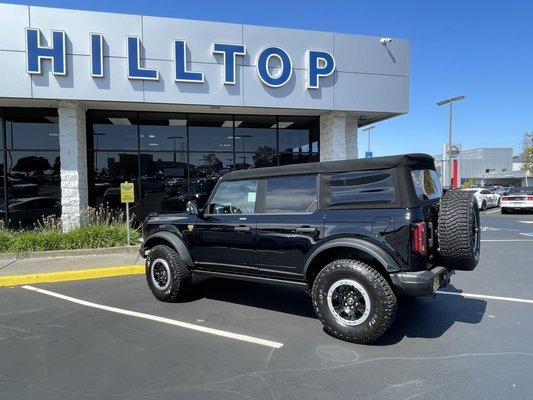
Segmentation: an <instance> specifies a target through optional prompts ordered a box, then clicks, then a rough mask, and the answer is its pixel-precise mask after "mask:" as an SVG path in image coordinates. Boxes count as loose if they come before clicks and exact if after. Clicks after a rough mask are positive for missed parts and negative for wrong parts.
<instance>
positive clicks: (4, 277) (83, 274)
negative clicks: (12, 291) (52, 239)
mask: <svg viewBox="0 0 533 400" xmlns="http://www.w3.org/2000/svg"><path fill="white" fill-rule="evenodd" d="M80 253H83V254H80ZM0 257H1V256H0ZM140 273H144V259H143V258H142V257H141V256H140V255H139V252H138V251H137V249H136V248H134V247H129V248H121V249H96V250H89V251H87V250H86V251H74V252H48V253H37V254H34V255H33V256H32V255H30V258H22V259H20V258H16V256H11V257H9V256H4V257H3V259H0V286H14V285H23V284H29V283H39V282H60V281H67V280H76V279H95V278H105V277H110V276H122V275H133V274H140Z"/></svg>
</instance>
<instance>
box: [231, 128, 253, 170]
mask: <svg viewBox="0 0 533 400" xmlns="http://www.w3.org/2000/svg"><path fill="white" fill-rule="evenodd" d="M251 137H253V135H243V134H239V135H235V139H242V157H241V158H242V159H243V160H242V164H243V168H244V164H246V153H245V152H244V140H245V139H246V138H251ZM228 139H233V136H228Z"/></svg>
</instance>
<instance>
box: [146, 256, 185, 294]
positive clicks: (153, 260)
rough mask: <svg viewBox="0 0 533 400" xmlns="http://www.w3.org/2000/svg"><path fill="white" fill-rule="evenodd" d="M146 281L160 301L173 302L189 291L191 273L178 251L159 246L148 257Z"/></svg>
mask: <svg viewBox="0 0 533 400" xmlns="http://www.w3.org/2000/svg"><path fill="white" fill-rule="evenodd" d="M146 281H147V282H148V286H149V287H150V290H151V291H152V293H153V295H154V296H155V297H156V298H157V299H158V300H161V301H168V302H173V301H176V300H178V298H180V297H183V296H184V294H186V292H187V290H188V289H189V287H190V285H191V271H190V270H189V268H188V267H187V265H186V264H185V262H184V261H183V260H182V259H181V257H180V256H179V254H178V253H177V252H176V250H174V249H173V248H171V247H169V246H165V245H158V246H155V247H154V248H153V249H151V250H150V253H149V254H148V257H146Z"/></svg>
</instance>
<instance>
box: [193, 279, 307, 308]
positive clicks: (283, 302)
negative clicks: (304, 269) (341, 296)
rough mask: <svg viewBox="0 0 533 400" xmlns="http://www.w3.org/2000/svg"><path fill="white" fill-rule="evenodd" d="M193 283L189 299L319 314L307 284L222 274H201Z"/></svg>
mask: <svg viewBox="0 0 533 400" xmlns="http://www.w3.org/2000/svg"><path fill="white" fill-rule="evenodd" d="M193 284H194V290H193V293H192V294H191V296H190V297H189V298H187V299H186V301H195V300H199V299H201V298H206V299H211V300H217V301H224V302H229V303H235V304H240V305H245V306H248V307H254V308H263V309H266V310H271V311H279V312H283V313H286V314H293V315H297V316H300V317H307V318H316V316H315V312H314V310H313V305H312V303H311V297H310V296H309V295H308V294H307V292H306V291H305V289H304V288H299V287H293V286H286V285H278V284H268V283H256V282H246V281H239V280H231V279H222V278H197V279H195V281H194V283H193Z"/></svg>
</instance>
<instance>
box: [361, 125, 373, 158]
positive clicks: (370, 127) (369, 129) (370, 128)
mask: <svg viewBox="0 0 533 400" xmlns="http://www.w3.org/2000/svg"><path fill="white" fill-rule="evenodd" d="M374 128H375V126H374V125H371V126H369V127H366V128H365V129H363V132H366V133H368V149H367V152H366V153H367V156H368V155H370V131H371V130H372V129H374Z"/></svg>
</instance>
